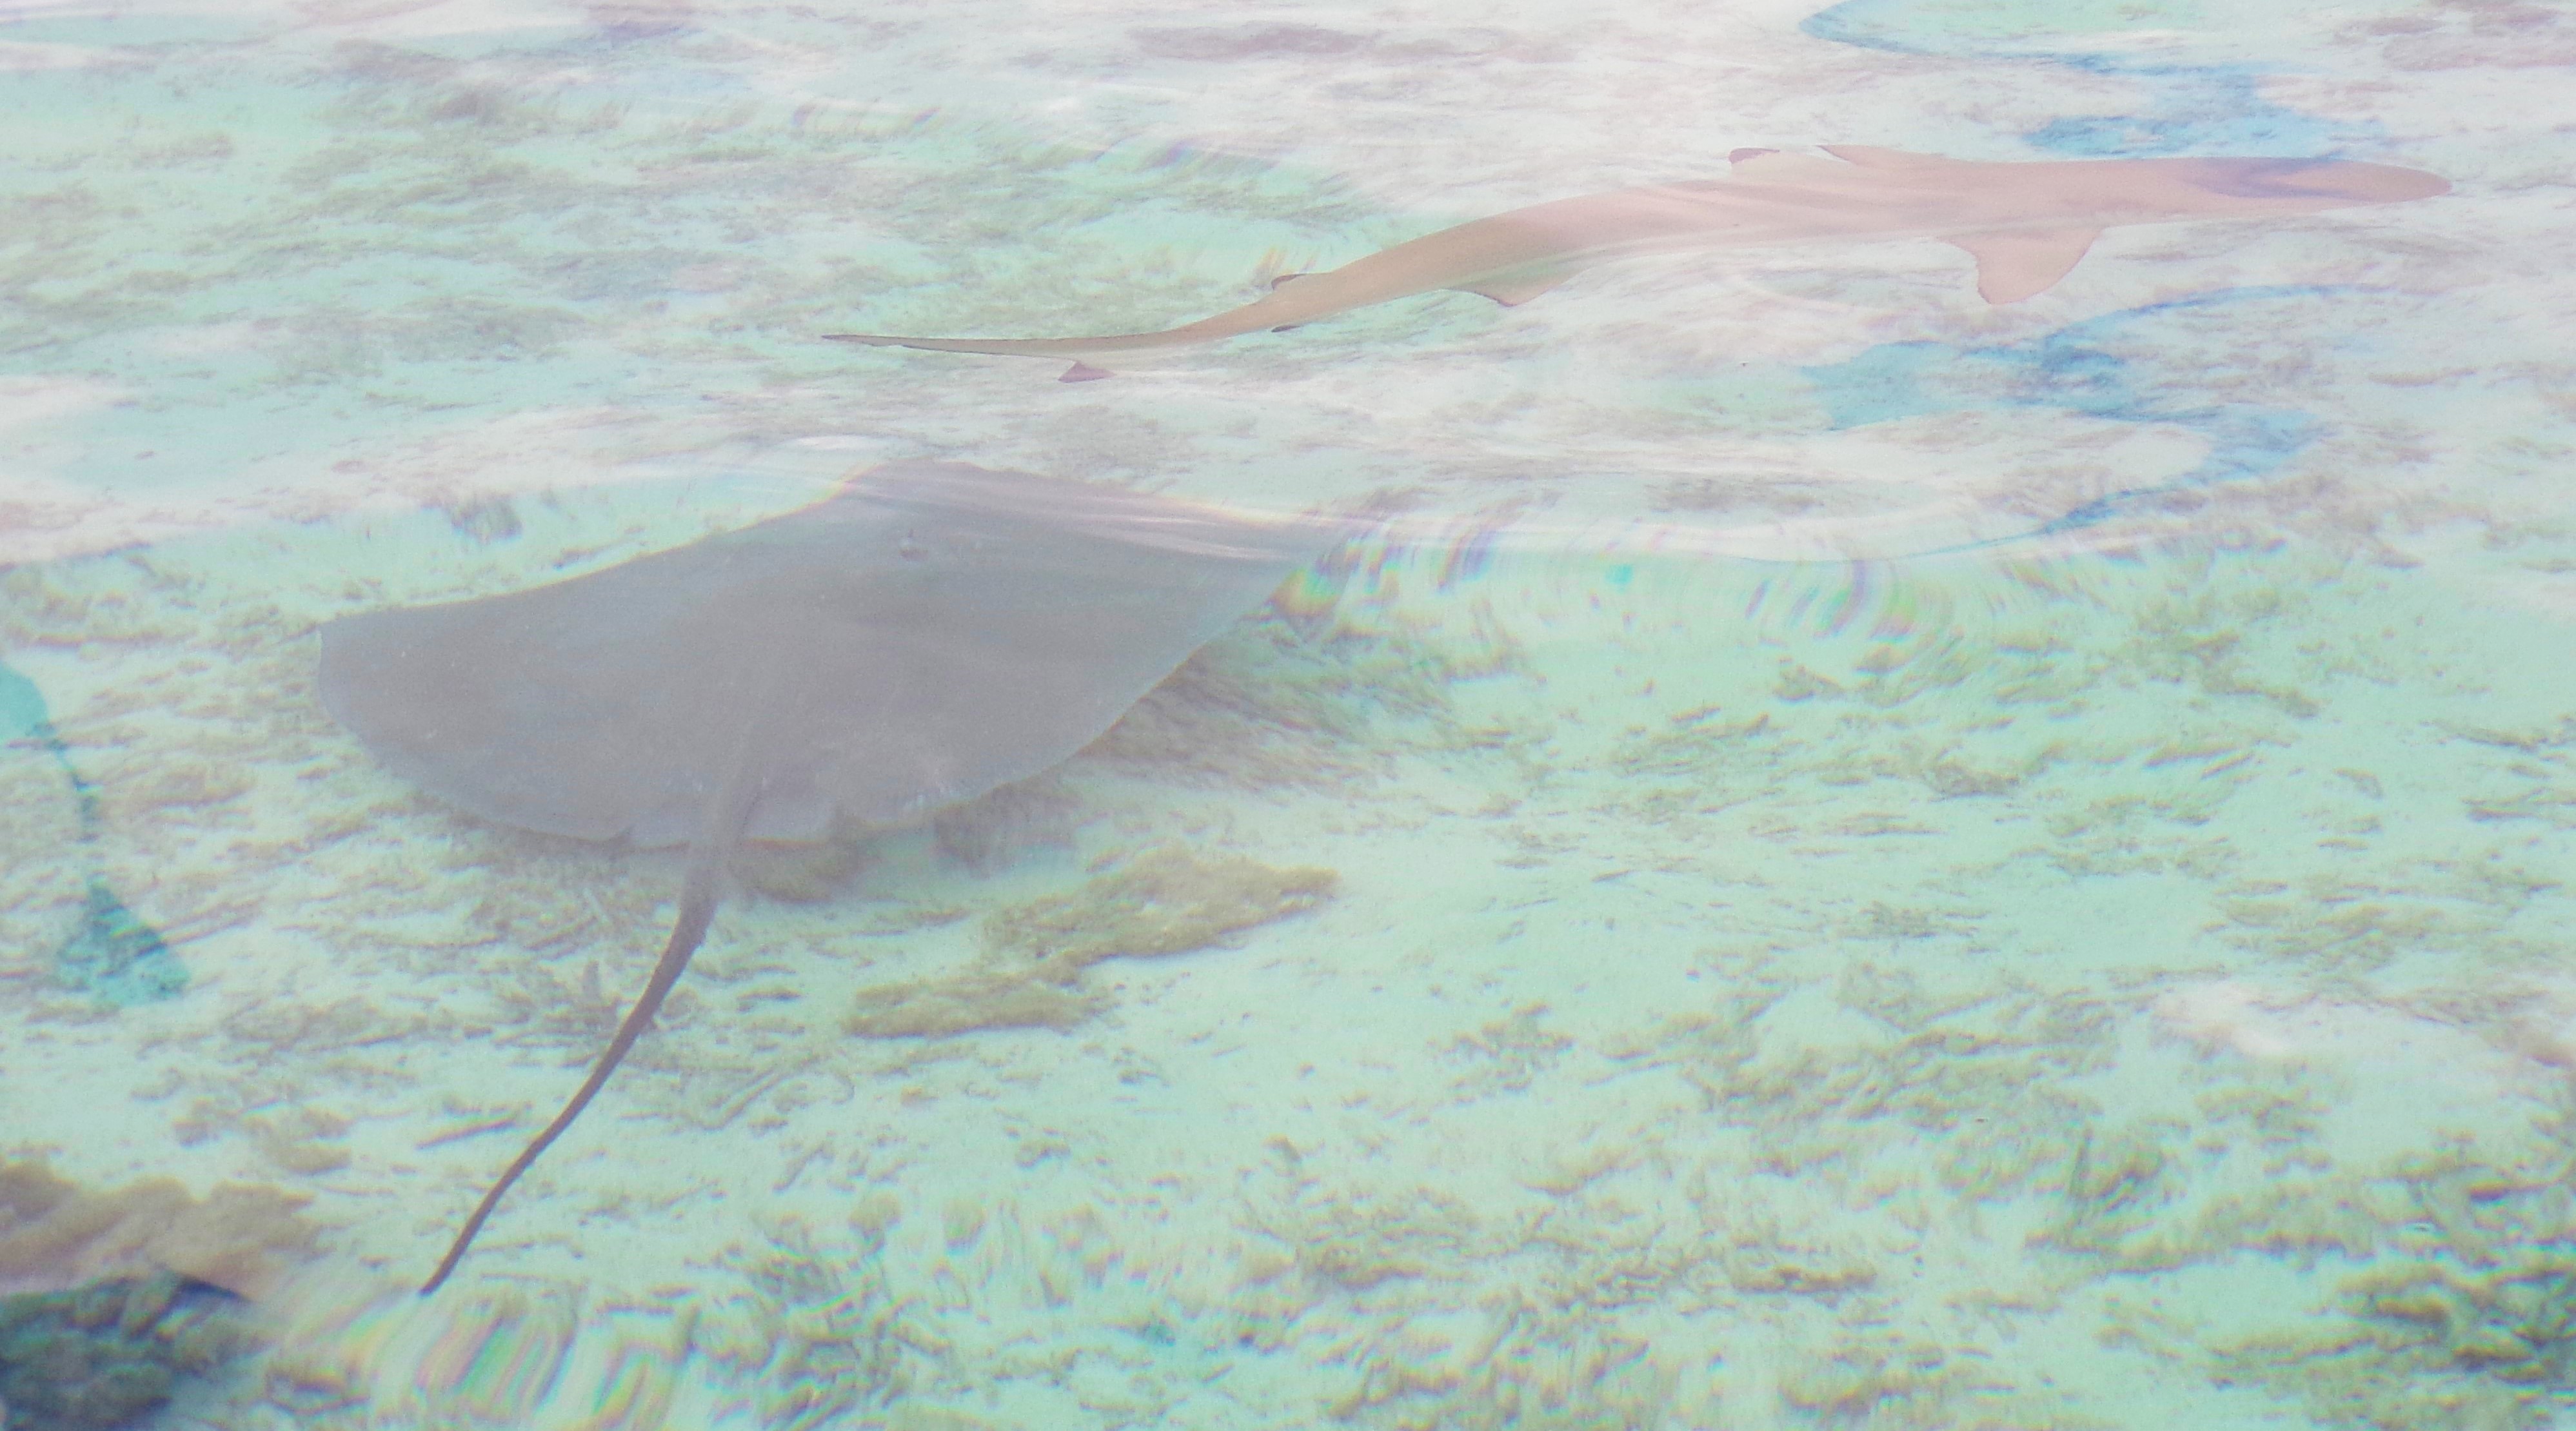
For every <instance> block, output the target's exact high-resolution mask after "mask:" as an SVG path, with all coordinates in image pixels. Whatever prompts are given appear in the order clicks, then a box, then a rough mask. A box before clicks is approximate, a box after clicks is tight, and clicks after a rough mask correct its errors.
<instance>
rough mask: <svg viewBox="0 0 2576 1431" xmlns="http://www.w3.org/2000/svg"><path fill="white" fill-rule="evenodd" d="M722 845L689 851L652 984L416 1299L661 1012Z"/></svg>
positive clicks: (459, 1256)
mask: <svg viewBox="0 0 2576 1431" xmlns="http://www.w3.org/2000/svg"><path fill="white" fill-rule="evenodd" d="M727 843H728V842H726V841H722V840H709V841H705V842H704V843H703V844H702V845H701V846H700V847H699V848H696V849H693V850H691V851H690V852H689V874H688V879H687V881H686V882H685V883H684V884H682V885H681V887H680V917H679V919H678V921H677V922H675V923H674V924H673V925H672V926H671V938H670V940H669V942H668V943H665V944H664V945H663V946H662V958H661V960H660V961H659V962H658V963H656V964H654V966H653V979H652V982H650V983H648V984H646V985H645V986H644V993H643V996H642V997H640V998H638V999H637V1000H636V1001H635V1007H634V1008H632V1009H629V1010H627V1011H626V1021H625V1022H624V1023H621V1024H619V1025H618V1026H617V1036H616V1037H615V1038H612V1039H610V1040H609V1041H608V1047H607V1048H606V1049H604V1050H602V1051H601V1053H600V1055H599V1060H598V1061H597V1062H596V1063H593V1064H592V1065H591V1066H590V1077H588V1078H585V1079H583V1080H582V1083H581V1089H580V1091H579V1092H576V1093H575V1094H573V1096H572V1101H571V1102H569V1103H566V1104H565V1105H564V1106H563V1111H562V1112H560V1113H557V1114H556V1115H555V1120H554V1121H553V1122H551V1123H548V1124H547V1125H546V1128H545V1131H544V1132H542V1133H539V1134H538V1135H537V1136H536V1137H535V1138H533V1139H531V1140H530V1141H529V1143H528V1146H526V1147H525V1148H522V1149H520V1150H519V1156H518V1157H516V1158H513V1159H512V1160H511V1161H510V1166H508V1167H507V1168H504V1169H502V1170H501V1176H500V1177H499V1179H497V1180H496V1181H494V1182H493V1184H492V1190H491V1191H490V1192H487V1193H485V1194H483V1201H482V1202H480V1203H478V1204H476V1205H475V1208H474V1215H473V1216H472V1217H469V1218H467V1219H465V1227H464V1229H463V1230H462V1231H460V1232H458V1233H457V1234H456V1240H455V1241H454V1242H452V1243H449V1244H448V1247H447V1255H446V1256H445V1257H442V1258H440V1259H438V1270H437V1271H435V1272H432V1273H430V1274H429V1280H428V1281H427V1282H424V1283H422V1284H421V1288H420V1294H421V1295H422V1296H424V1297H426V1296H428V1295H429V1294H430V1293H432V1292H435V1291H437V1290H438V1284H440V1283H441V1282H444V1281H446V1280H447V1274H448V1273H450V1272H453V1271H455V1270H456V1264H457V1263H459V1262H461V1261H463V1260H464V1259H465V1250H466V1249H467V1248H469V1247H472V1246H473V1245H474V1234H476V1233H478V1232H481V1231H482V1230H483V1222H484V1220H485V1219H486V1218H489V1217H490V1216H491V1215H492V1209H493V1208H495V1207H498V1206H500V1203H501V1195H502V1194H503V1193H506V1192H508V1191H509V1190H510V1184H512V1183H515V1182H517V1181H518V1180H519V1174H521V1173H524V1172H526V1171H527V1170H528V1168H529V1167H530V1166H531V1165H532V1164H534V1163H535V1162H536V1161H537V1155H538V1154H540V1153H543V1152H544V1151H545V1150H546V1149H547V1147H548V1146H550V1145H551V1144H552V1143H553V1142H554V1140H555V1139H557V1138H559V1137H562V1136H563V1131H564V1130H565V1129H566V1128H569V1127H571V1126H572V1124H573V1120H574V1119H576V1118H579V1117H580V1116H581V1111H582V1110H583V1109H585V1108H587V1107H589V1106H590V1100H591V1099H593V1098H595V1097H597V1096H598V1094H599V1090H600V1089H601V1088H602V1087H603V1086H605V1085H606V1084H607V1082H608V1076H609V1075H610V1074H612V1073H615V1072H616V1071H617V1065H618V1064H620V1063H622V1062H624V1061H625V1059H626V1054H627V1051H628V1050H630V1049H632V1048H634V1047H635V1041H636V1040H637V1039H639V1038H642V1037H643V1036H644V1030H646V1029H648V1028H650V1027H652V1025H653V1016H654V1015H655V1014H656V1013H659V1012H660V1011H661V1008H662V1000H663V999H664V998H666V997H667V996H669V994H670V992H671V987H672V986H673V985H675V984H677V983H679V982H680V975H681V974H682V973H684V972H686V971H687V969H688V967H689V956H690V955H692V954H695V953H697V952H698V945H699V944H700V943H702V942H704V941H705V939H706V937H707V925H708V923H709V922H710V921H712V920H713V919H714V918H715V913H716V896H717V889H716V884H717V876H718V875H719V874H720V873H721V870H720V868H719V867H720V866H721V864H722V863H723V861H722V859H721V857H720V856H719V854H718V853H717V852H718V851H719V850H721V849H723V848H724V847H725V845H726V844H727Z"/></svg>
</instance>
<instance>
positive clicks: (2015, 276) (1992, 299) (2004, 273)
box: [1949, 229, 2102, 303]
mask: <svg viewBox="0 0 2576 1431" xmlns="http://www.w3.org/2000/svg"><path fill="white" fill-rule="evenodd" d="M2101 236H2102V231H2101V230H2100V229H2016V230H2013V231H2010V232H2006V233H1988V234H1960V235H1957V236H1956V237H1953V238H1951V239H1950V240H1949V242H1951V243H1953V244H1956V245H1957V246H1959V247H1960V248H1963V249H1966V250H1967V251H1968V256H1969V257H1970V258H1973V259H1975V260H1976V261H1977V296H1978V297H1980V298H1983V299H1985V300H1986V301H1987V302H1988V303H2019V302H2020V301H2022V300H2023V299H2025V298H2028V297H2031V296H2032V295H2034V294H2039V293H2045V292H2047V291H2048V290H2049V289H2051V288H2054V287H2056V286H2057V280H2059V279H2061V278H2064V277H2065V276H2066V275H2067V273H2068V272H2069V271H2071V270H2072V269H2073V268H2074V267H2075V265H2076V263H2077V261H2078V260H2080V259H2082V258H2083V257H2084V251H2085V250H2086V249H2088V248H2091V247H2092V246H2093V240H2095V239H2097V238H2100V237H2101Z"/></svg>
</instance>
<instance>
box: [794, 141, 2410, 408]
mask: <svg viewBox="0 0 2576 1431" xmlns="http://www.w3.org/2000/svg"><path fill="white" fill-rule="evenodd" d="M1729 159H1730V167H1729V169H1728V172H1727V174H1726V177H1724V178H1721V179H1708V180H1698V181H1692V182H1685V183H1675V184H1658V185H1650V186H1647V187H1644V188H1635V189H1619V190H1614V191H1611V192H1608V193H1600V194H1586V195H1583V196H1580V197H1577V198H1571V199H1558V200H1555V201H1553V202H1549V203H1544V204H1533V205H1531V206H1529V207H1528V208H1522V209H1513V210H1511V211H1510V212H1508V213H1501V214H1496V215H1493V216H1492V217H1490V218H1482V219H1476V220H1473V221H1471V222H1468V223H1463V224H1459V225H1457V226H1455V227H1453V228H1446V229H1442V230H1440V231H1439V232H1437V233H1431V234H1425V235H1424V236H1422V237H1421V238H1417V239H1412V240H1409V241H1407V242H1404V243H1400V244H1397V245H1395V246H1394V247H1392V248H1388V249H1381V250H1379V251H1378V252H1376V253H1373V254H1370V255H1368V256H1367V257H1365V258H1362V259H1358V260H1355V261H1353V262H1351V263H1347V264H1344V265H1343V266H1341V267H1340V268H1336V269H1332V270H1329V271H1326V272H1321V273H1298V274H1287V275H1284V276H1282V277H1280V278H1278V279H1276V280H1274V281H1273V283H1272V286H1271V291H1270V292H1269V293H1268V294H1266V295H1264V296H1263V297H1261V298H1259V299H1256V300H1255V301H1253V302H1250V303H1246V304H1244V305H1243V306H1242V307H1239V308H1230V309H1228V310H1226V311H1225V312H1223V313H1219V314H1217V315H1215V316H1214V317H1210V318H1202V319H1200V320H1198V321H1197V322H1195V323H1185V324H1182V325H1181V326H1180V327H1177V328H1165V329H1162V330H1159V331H1157V332H1151V333H1112V334H1103V335H1099V336H1095V337H1085V338H924V337H903V336H897V335H893V334H885V333H831V334H826V335H824V336H825V337H826V338H828V339H829V340H831V341H833V342H839V343H863V344H867V345H869V346H871V347H880V348H920V349H925V350H928V351H931V352H939V353H986V354H992V355H995V356H1001V357H1032V358H1055V359H1063V360H1069V361H1070V362H1071V363H1072V364H1073V366H1071V367H1070V368H1067V369H1066V370H1065V372H1064V375H1063V377H1062V378H1061V379H1060V380H1061V381H1064V382H1085V381H1089V380H1091V379H1095V378H1105V377H1108V376H1110V375H1111V368H1110V364H1112V363H1114V362H1116V361H1118V360H1119V359H1121V358H1123V357H1125V356H1127V355H1130V354H1136V353H1152V352H1160V351H1163V350H1167V349H1173V348H1183V347H1188V346H1191V345H1193V344H1199V343H1213V342H1218V341H1221V340H1223V339H1226V338H1232V337H1237V336H1239V335H1242V334H1245V333H1255V332H1260V331H1263V330H1265V329H1266V330H1270V331H1284V330H1287V329H1290V328H1297V327H1301V326H1303V325H1305V324H1308V323H1313V322H1316V321H1318V320H1321V319H1325V318H1330V317H1333V316H1334V315H1336V314H1340V313H1347V312H1350V311H1351V310H1353V309H1356V308H1366V307H1369V306H1370V305H1372V304H1378V303H1387V302H1392V301H1394V300H1396V299H1399V298H1408V297H1411V296H1413V295H1415V294H1420V293H1430V292H1434V291H1437V290H1441V289H1455V290H1459V291H1462V292H1467V293H1475V294H1481V295H1483V296H1484V297H1486V298H1490V299H1493V300H1494V301H1495V302H1497V303H1500V304H1503V305H1504V306H1506V307H1512V306H1517V305H1519V304H1522V303H1526V302H1528V301H1529V300H1531V299H1533V298H1536V297H1538V296H1539V295H1540V294H1543V293H1545V292H1547V291H1548V290H1549V289H1552V288H1554V287H1556V286H1557V285H1558V284H1561V283H1563V282H1565V281H1566V280H1567V279H1569V278H1571V277H1573V276H1574V275H1575V274H1577V273H1580V272H1582V271H1583V270H1585V269H1587V268H1591V267H1594V266H1595V265H1598V264H1603V263H1610V262H1615V261H1617V260H1619V259H1624V258H1633V257H1637V256H1640V255H1644V254H1655V253H1672V252H1686V251H1690V250H1697V249H1733V248H1758V247H1777V246H1782V245H1804V244H1816V243H1830V242H1848V241H1867V240H1889V239H1920V238H1932V239H1938V240H1941V241H1943V242H1946V243H1950V244H1953V245H1956V246H1957V247H1959V248H1961V249H1964V250H1966V251H1967V253H1968V256H1969V257H1970V258H1972V259H1974V260H1975V261H1976V266H1977V292H1978V294H1979V296H1981V297H1982V298H1984V299H1985V301H1986V302H1988V303H1994V304H2002V303H2019V302H2021V301H2022V300H2024V299H2026V298H2031V297H2034V296H2036V295H2038V294H2041V293H2045V292H2047V291H2048V290H2049V289H2050V288H2052V287H2054V286H2056V284H2057V282H2058V280H2060V279H2062V278H2064V277H2065V276H2066V275H2067V274H2068V273H2069V272H2071V271H2072V270H2073V269H2074V267H2075V265H2076V264H2077V263H2078V262H2079V261H2081V260H2082V259H2083V257H2084V254H2085V252H2086V250H2088V249H2090V248H2091V247H2092V246H2093V241H2094V240H2095V239H2096V238H2099V237H2100V236H2101V234H2102V231H2103V230H2104V229H2107V228H2115V227H2120V226H2124V225H2130V224H2162V223H2179V222H2187V221H2192V220H2200V219H2260V218H2275V217H2281V216H2286V215H2296V214H2312V213H2318V212H2321V211H2323V210H2327V209H2342V208H2353V207H2357V206H2360V205H2365V204H2391V203H2402V202H2405V201H2408V200H2413V199H2427V198H2432V197H2435V196H2437V195H2440V194H2445V193H2448V192H2450V187H2451V186H2450V182H2449V181H2448V180H2446V179H2444V178H2442V177H2441V176H2440V175H2437V174H2431V173H2427V172H2425V171H2424V170H2421V169H2408V168H2402V167H2400V166H2398V165H2394V164H2373V163H2365V162H2362V161H2358V160H2344V159H2280V158H2205V159H2082V160H2055V161H2040V162H2015V163H1988V162H1983V161H1977V160H1968V159H1949V158H1943V157H1941V156H1939V155H1934V154H1916V153H1909V152H1907V151H1904V150H1900V149H1881V148H1873V147H1869V146H1865V145H1856V144H1833V145H1826V146H1824V153H1823V154H1822V155H1815V154H1802V153H1794V152H1789V151H1784V150H1776V149H1738V150H1736V151H1735V152H1734V153H1733V154H1732V155H1730V156H1729Z"/></svg>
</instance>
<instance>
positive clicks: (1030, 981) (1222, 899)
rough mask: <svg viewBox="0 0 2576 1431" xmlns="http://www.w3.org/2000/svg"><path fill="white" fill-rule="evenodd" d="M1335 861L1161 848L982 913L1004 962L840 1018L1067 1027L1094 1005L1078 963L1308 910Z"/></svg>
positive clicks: (923, 1031)
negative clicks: (1269, 861) (1276, 860)
mask: <svg viewBox="0 0 2576 1431" xmlns="http://www.w3.org/2000/svg"><path fill="white" fill-rule="evenodd" d="M1339 883H1340V876H1338V875H1336V874H1335V873H1334V872H1333V871H1331V870H1328V869H1316V868H1311V867H1298V868H1291V869H1280V868H1275V867H1273V866H1270V865H1265V864H1261V863H1259V862H1258V861H1254V860H1249V859H1245V858H1243V857H1241V856H1239V855H1226V856H1219V857H1216V858H1212V859H1204V858H1201V857H1199V856H1197V855H1194V854H1191V853H1190V852H1188V851H1186V850H1180V849H1160V850H1154V851H1151V852H1148V853H1146V854H1144V855H1140V856H1138V857H1137V858H1136V859H1134V860H1132V861H1130V862H1128V863H1127V864H1126V865H1124V866H1122V867H1120V868H1118V869H1115V870H1112V871H1110V872H1109V873H1107V874H1103V875H1100V876H1098V877H1096V878H1094V879H1092V880H1090V881H1089V882H1087V883H1085V884H1084V885H1083V886H1082V888H1080V889H1078V890H1076V891H1074V892H1073V893H1072V894H1068V895H1058V896H1055V897H1052V898H1048V899H1040V900H1033V901H1031V902H1029V903H1027V904H1021V905H1014V906H1012V907H1011V908H1009V909H1005V910H1002V911H999V912H998V913H995V914H993V915H992V916H990V917H989V918H987V919H986V920H985V921H984V942H985V944H986V946H987V947H988V948H989V949H991V950H992V952H993V954H994V955H997V956H999V957H1000V962H999V963H998V965H995V964H990V963H988V964H987V966H986V967H983V968H979V969H976V970H974V971H971V972H968V973H964V974H959V975H953V976H950V977H947V978H939V979H922V980H914V981H910V982H906V983H900V984H886V985H881V986H879V987H876V988H873V989H866V990H863V991H861V992H860V994H859V996H858V1000H857V1002H856V1004H855V1006H854V1007H853V1008H852V1010H851V1012H850V1014H849V1016H848V1017H847V1018H846V1019H845V1020H844V1021H843V1025H842V1026H843V1027H844V1028H846V1029H847V1030H848V1031H849V1032H851V1033H853V1034H856V1035H858V1036H859V1037H861V1038H936V1037H944V1036H946V1035H950V1034H961V1033H972V1032H975V1031H978V1030H989V1029H1011V1028H1054V1029H1061V1028H1070V1027H1071V1026H1073V1025H1074V1024H1076V1023H1079V1022H1081V1021H1082V1020H1083V1019H1086V1018H1089V1017H1090V1016H1091V1015H1092V1014H1093V1013H1096V1012H1097V1011H1098V1010H1099V1008H1100V1006H1101V998H1100V996H1098V995H1095V994H1091V993H1088V992H1085V991H1084V990H1083V989H1082V988H1081V987H1080V985H1081V982H1082V971H1083V970H1084V969H1085V968H1086V967H1088V966H1090V965H1093V964H1097V963H1099V962H1100V961H1101V960H1103V959H1114V958H1120V957H1151V956H1154V955H1162V954H1181V953H1186V952H1188V951H1190V950H1193V949H1204V948H1206V947H1208V946H1209V945H1212V944H1217V943H1221V942H1223V941H1224V940H1226V939H1228V938H1230V937H1232V936H1234V935H1237V934H1240V933H1242V932H1243V931H1245V930H1247V929H1252V928H1255V927H1257V926H1260V925H1263V924H1268V923H1270V922H1271V921H1272V920H1277V919H1285V918H1288V917H1289V916H1291V915H1295V914H1302V913H1305V912H1306V911H1308V910H1310V909H1313V908H1314V907H1316V906H1317V905H1319V904H1321V903H1323V902H1324V901H1325V900H1327V899H1329V898H1331V897H1332V894H1333V890H1334V889H1335V887H1336V886H1337V885H1338V884H1339Z"/></svg>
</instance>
